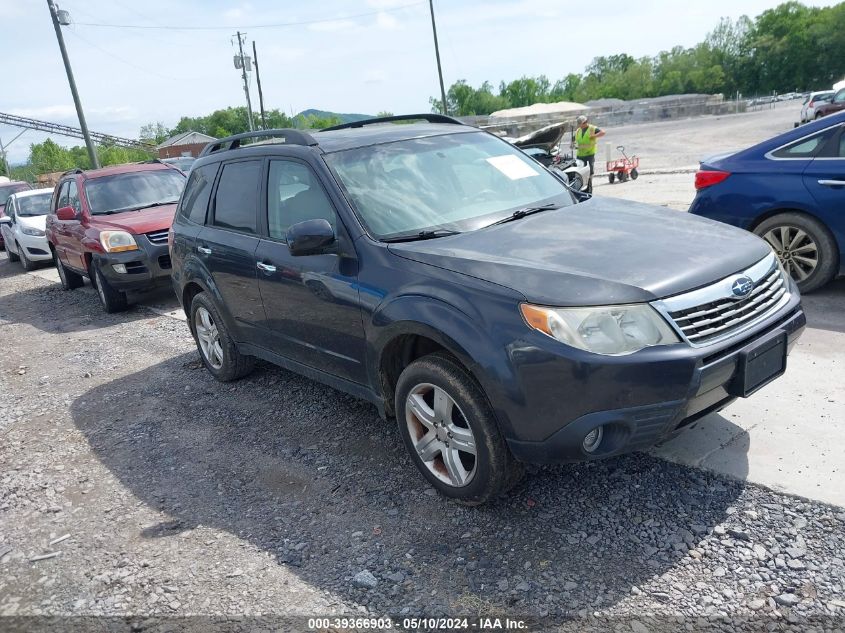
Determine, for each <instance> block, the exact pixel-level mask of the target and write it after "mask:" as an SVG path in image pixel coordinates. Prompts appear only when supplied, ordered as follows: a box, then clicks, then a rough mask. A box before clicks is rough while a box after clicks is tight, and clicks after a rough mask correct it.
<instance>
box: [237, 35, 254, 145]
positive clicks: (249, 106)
mask: <svg viewBox="0 0 845 633" xmlns="http://www.w3.org/2000/svg"><path fill="white" fill-rule="evenodd" d="M244 36H246V33H244ZM238 49H239V50H240V51H241V75H242V76H243V79H244V94H245V95H246V114H247V118H248V119H249V131H250V132H254V131H255V123H254V122H253V120H252V101H250V98H249V80H248V79H247V77H246V58H245V57H244V41H243V37H242V36H241V32H240V31H238Z"/></svg>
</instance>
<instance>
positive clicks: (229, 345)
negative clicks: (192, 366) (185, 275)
mask: <svg viewBox="0 0 845 633" xmlns="http://www.w3.org/2000/svg"><path fill="white" fill-rule="evenodd" d="M206 317H207V318H208V320H206ZM189 325H190V327H191V334H193V336H194V341H196V344H197V351H199V354H200V358H201V359H202V363H203V365H205V368H206V369H207V370H208V371H209V372H210V373H211V375H212V376H214V377H215V378H216V379H217V380H219V381H220V382H231V381H233V380H238V379H239V378H243V377H244V376H246V375H247V374H249V373H250V372H252V370H253V369H255V358H254V357H252V356H247V355H246V354H241V353H240V351H238V346H237V345H236V344H235V342H234V340H232V337H231V336H230V334H229V330H228V329H227V328H226V324H225V322H224V321H223V318H222V317H221V316H220V311H219V310H218V309H217V306H215V305H214V302H213V301H212V300H211V298H210V297H209V296H208V293H206V292H200V293H199V294H197V295H195V296H194V299H193V301H191V319H190V323H189ZM206 337H209V338H206ZM215 342H216V343H218V347H216V348H215V346H214V343H215ZM204 348H205V349H204ZM206 349H208V350H209V351H206ZM211 349H216V351H215V352H211V351H210V350H211ZM217 356H222V357H221V358H217Z"/></svg>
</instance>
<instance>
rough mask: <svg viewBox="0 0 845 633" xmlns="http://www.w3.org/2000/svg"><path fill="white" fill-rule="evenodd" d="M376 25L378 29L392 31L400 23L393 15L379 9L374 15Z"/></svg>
mask: <svg viewBox="0 0 845 633" xmlns="http://www.w3.org/2000/svg"><path fill="white" fill-rule="evenodd" d="M376 26H377V27H379V28H380V29H387V30H389V31H392V30H395V29H398V28H399V26H400V25H399V20H398V19H396V16H395V15H392V14H390V13H385V12H384V11H381V12H380V13H379V14H378V15H377V16H376Z"/></svg>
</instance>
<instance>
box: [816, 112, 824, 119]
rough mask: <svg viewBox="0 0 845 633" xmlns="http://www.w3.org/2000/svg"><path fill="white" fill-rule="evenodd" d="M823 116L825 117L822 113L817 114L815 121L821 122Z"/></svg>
mask: <svg viewBox="0 0 845 633" xmlns="http://www.w3.org/2000/svg"><path fill="white" fill-rule="evenodd" d="M823 116H824V115H823V114H822V113H821V112H819V113H817V114H816V116H815V118H814V120H815V121H818V120H819V119H820V118H822V117H823Z"/></svg>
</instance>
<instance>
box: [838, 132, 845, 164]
mask: <svg viewBox="0 0 845 633" xmlns="http://www.w3.org/2000/svg"><path fill="white" fill-rule="evenodd" d="M839 158H845V132H842V134H841V135H840V136H839Z"/></svg>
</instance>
